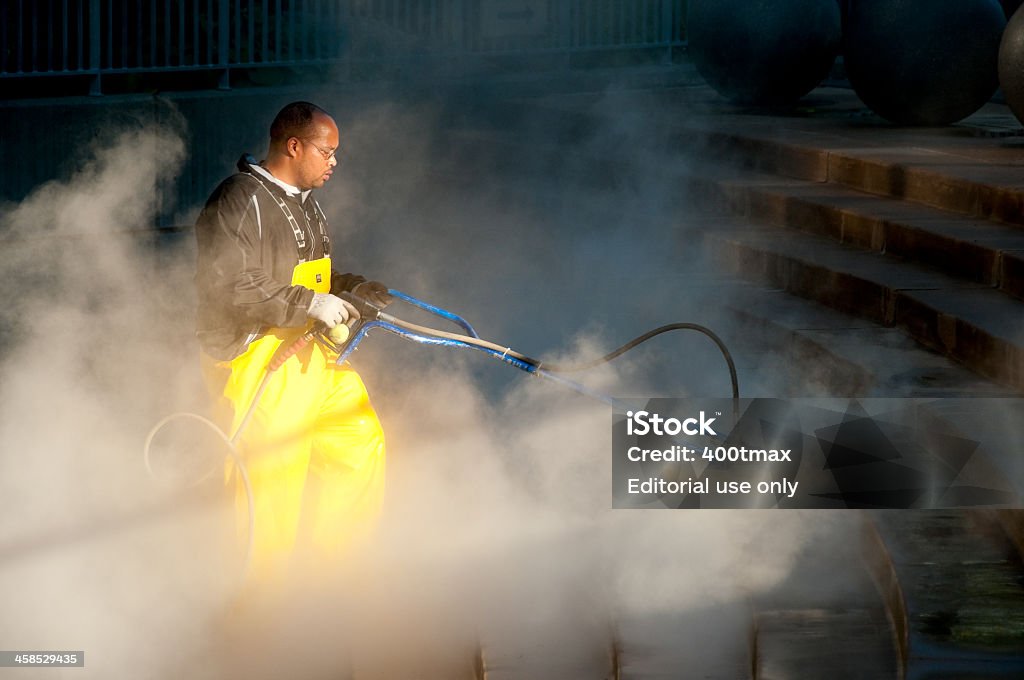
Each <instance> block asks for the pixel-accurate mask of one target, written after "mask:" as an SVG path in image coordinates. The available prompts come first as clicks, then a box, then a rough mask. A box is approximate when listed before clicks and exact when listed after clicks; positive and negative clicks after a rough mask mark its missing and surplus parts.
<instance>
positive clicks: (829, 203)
mask: <svg viewBox="0 0 1024 680" xmlns="http://www.w3.org/2000/svg"><path fill="white" fill-rule="evenodd" d="M685 181H686V182H687V186H688V187H689V190H690V191H691V193H692V194H693V195H694V196H697V197H700V201H701V203H702V205H704V206H705V207H707V208H708V209H713V210H728V211H730V212H732V213H734V214H737V215H742V216H746V217H748V218H750V219H753V220H757V221H759V222H761V223H764V224H770V225H774V226H782V227H790V228H793V229H797V230H800V231H806V232H809V233H815V234H819V235H821V236H826V237H829V238H831V239H833V240H835V241H838V242H840V243H847V244H850V245H853V246H858V247H861V248H864V249H867V250H873V251H876V252H881V253H886V254H889V255H893V256H895V257H899V258H903V259H906V260H909V261H912V262H917V263H920V264H923V265H926V266H929V267H932V268H935V269H938V270H940V271H943V272H946V273H947V274H950V275H951V276H957V277H962V278H965V279H968V280H970V281H975V282H977V283H982V284H985V285H988V286H992V287H995V288H999V289H1001V290H1003V291H1005V292H1007V293H1009V294H1010V295H1013V296H1014V297H1017V298H1019V299H1024V231H1022V230H1020V229H1019V228H1017V227H1014V226H1010V225H1004V224H997V223H994V222H991V221H988V220H982V219H977V218H969V217H961V216H953V215H950V214H949V213H948V212H944V211H942V210H938V209H936V208H930V207H928V206H922V205H918V204H913V203H908V202H906V201H901V200H898V199H895V198H887V197H878V196H873V195H870V194H866V193H864V192H861V191H856V190H853V189H849V188H846V187H843V186H840V185H836V184H832V183H822V182H808V181H804V180H794V179H785V178H780V177H778V176H771V175H764V174H761V173H754V172H750V171H737V170H736V169H734V168H731V167H719V168H715V167H709V166H708V164H704V165H702V166H701V168H700V170H699V172H694V173H692V174H689V175H687V177H686V180H685Z"/></svg>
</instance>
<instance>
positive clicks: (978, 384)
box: [725, 284, 1015, 398]
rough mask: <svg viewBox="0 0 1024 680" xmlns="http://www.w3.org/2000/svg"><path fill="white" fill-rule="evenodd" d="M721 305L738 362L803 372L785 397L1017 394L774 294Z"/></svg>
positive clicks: (747, 292)
mask: <svg viewBox="0 0 1024 680" xmlns="http://www.w3.org/2000/svg"><path fill="white" fill-rule="evenodd" d="M725 304H726V306H727V308H728V311H729V313H730V315H731V316H732V318H733V319H734V320H735V321H736V322H737V324H738V327H737V328H736V329H735V330H734V331H733V332H732V337H731V338H730V341H729V344H730V346H735V347H736V348H737V351H738V354H739V355H740V356H745V355H746V354H747V353H753V354H755V355H757V356H760V357H761V364H766V363H769V362H771V361H774V362H777V363H779V364H781V365H789V366H794V365H795V366H801V370H800V371H799V372H797V373H795V374H794V376H793V381H791V385H789V392H787V394H789V395H791V396H795V397H808V396H817V395H828V396H849V397H854V396H863V397H943V398H949V397H954V396H964V397H1005V396H1010V395H1013V394H1015V393H1014V392H1013V391H1012V390H1011V389H1009V388H1006V387H1003V386H1000V385H997V384H996V383H994V382H992V381H989V380H986V379H984V378H982V377H979V376H978V375H977V374H976V373H974V372H972V371H970V370H968V369H967V368H965V367H963V366H960V365H959V364H957V363H955V362H953V361H951V360H950V359H948V358H946V357H945V356H943V355H941V354H939V353H938V352H934V351H931V350H928V349H925V348H923V347H921V346H920V345H919V344H918V343H917V342H915V341H914V340H913V339H911V338H909V337H907V335H906V334H905V333H904V332H902V331H900V330H898V329H895V328H887V327H885V326H883V325H881V324H877V323H874V322H871V321H868V320H866V319H864V318H861V317H855V316H851V315H849V314H843V313H841V312H838V311H835V310H833V309H830V308H828V307H825V306H823V305H819V304H817V303H815V302H813V301H811V300H803V299H800V298H796V297H793V296H792V295H790V294H789V293H787V292H786V291H784V290H782V289H779V288H766V287H762V286H758V285H754V284H751V285H748V286H745V287H743V288H741V289H739V290H737V291H735V292H734V293H733V294H732V295H731V297H730V298H729V299H728V300H727V301H726V303H725ZM748 392H749V389H748ZM774 396H780V395H779V394H777V393H776V394H774Z"/></svg>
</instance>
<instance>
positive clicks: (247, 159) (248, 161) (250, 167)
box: [238, 154, 310, 202]
mask: <svg viewBox="0 0 1024 680" xmlns="http://www.w3.org/2000/svg"><path fill="white" fill-rule="evenodd" d="M238 168H239V170H241V171H242V172H248V173H250V174H252V175H256V176H257V177H260V178H262V179H265V180H267V181H268V182H271V183H272V184H274V185H276V186H277V187H278V188H280V189H281V190H282V191H283V192H284V194H285V196H288V197H291V198H298V199H299V201H300V202H305V200H306V197H307V196H309V194H310V190H309V189H307V190H306V191H302V190H300V189H299V188H298V187H294V186H292V185H291V184H288V183H287V182H283V181H281V180H279V179H278V178H277V177H274V175H273V174H271V172H270V171H269V170H267V169H266V168H264V167H263V166H262V165H260V164H259V163H257V162H256V159H255V158H253V157H252V156H250V155H249V154H245V155H244V156H242V158H241V159H239V161H238Z"/></svg>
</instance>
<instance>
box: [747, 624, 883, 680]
mask: <svg viewBox="0 0 1024 680" xmlns="http://www.w3.org/2000/svg"><path fill="white" fill-rule="evenodd" d="M756 630H757V661H756V663H755V666H754V679H755V680H885V679H886V678H891V679H892V680H896V679H897V678H898V677H899V670H898V669H899V666H898V663H897V660H896V654H895V651H894V646H893V641H892V631H891V630H890V628H889V623H888V621H887V620H886V618H885V615H884V612H882V611H879V610H873V609H863V608H852V609H842V608H834V607H833V608H829V609H785V610H772V611H764V612H761V613H759V614H758V616H757V619H756Z"/></svg>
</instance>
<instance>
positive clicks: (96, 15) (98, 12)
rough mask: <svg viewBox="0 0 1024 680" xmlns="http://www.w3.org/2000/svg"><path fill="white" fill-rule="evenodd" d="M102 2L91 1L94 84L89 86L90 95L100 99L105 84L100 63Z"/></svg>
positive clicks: (91, 47) (90, 40) (90, 25)
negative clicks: (102, 79) (101, 77)
mask: <svg viewBox="0 0 1024 680" xmlns="http://www.w3.org/2000/svg"><path fill="white" fill-rule="evenodd" d="M101 2H102V0H89V70H90V71H92V72H93V76H92V82H91V83H90V84H89V94H90V95H92V96H94V97H98V96H100V95H101V94H103V83H102V81H101V80H100V67H101V66H102V64H101V63H100V60H101V57H102V54H103V53H102V51H101V50H100V47H101V46H102V44H103V37H102V30H101V26H100V18H101V17H102V15H103V8H102V7H101V6H100V3H101Z"/></svg>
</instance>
